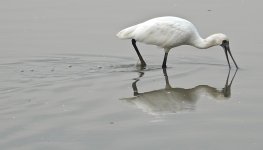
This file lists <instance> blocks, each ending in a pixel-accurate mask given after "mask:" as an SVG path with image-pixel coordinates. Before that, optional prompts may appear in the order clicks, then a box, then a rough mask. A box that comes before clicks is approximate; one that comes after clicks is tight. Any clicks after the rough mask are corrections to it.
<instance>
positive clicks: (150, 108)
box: [122, 68, 237, 115]
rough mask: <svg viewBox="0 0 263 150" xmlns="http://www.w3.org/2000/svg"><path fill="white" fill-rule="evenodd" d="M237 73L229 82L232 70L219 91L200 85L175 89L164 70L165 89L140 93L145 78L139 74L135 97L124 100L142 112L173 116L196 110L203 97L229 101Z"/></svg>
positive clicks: (134, 87) (134, 89) (134, 90)
mask: <svg viewBox="0 0 263 150" xmlns="http://www.w3.org/2000/svg"><path fill="white" fill-rule="evenodd" d="M236 73H237V70H236V71H235V73H234V75H233V77H232V79H231V81H229V76H230V70H229V71H228V74H227V79H226V83H225V86H224V88H222V89H217V88H215V87H211V86H209V85H198V86H195V87H193V88H189V89H185V88H179V87H177V88H173V87H172V86H171V85H170V83H169V79H168V75H167V71H166V69H165V68H164V69H163V74H164V77H165V88H164V89H159V90H154V91H149V92H144V93H140V92H139V91H138V88H137V85H136V83H137V82H138V81H139V80H140V78H142V77H143V75H144V72H139V77H138V78H136V79H135V81H134V82H133V83H132V88H133V92H134V96H133V97H130V98H124V99H122V100H126V101H127V102H129V103H131V104H134V105H136V106H137V107H138V108H140V109H142V111H144V112H146V113H149V114H152V115H165V114H173V113H176V112H179V111H191V110H194V108H195V104H196V102H197V100H198V99H199V98H201V97H203V96H205V97H210V98H212V99H215V100H224V99H228V98H229V97H230V96H231V85H232V83H233V80H234V78H235V75H236Z"/></svg>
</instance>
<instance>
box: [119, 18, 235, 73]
mask: <svg viewBox="0 0 263 150" xmlns="http://www.w3.org/2000/svg"><path fill="white" fill-rule="evenodd" d="M117 37H118V38H120V39H131V41H132V45H133V47H134V49H135V51H136V53H137V55H138V57H139V59H140V61H141V66H142V67H145V66H146V63H145V61H144V59H143V57H142V55H141V54H140V52H139V50H138V48H137V46H136V42H137V41H138V42H142V43H145V44H151V45H156V46H158V47H161V48H164V51H165V55H164V59H163V64H162V68H166V61H167V57H168V53H169V51H170V50H171V49H172V48H174V47H177V46H180V45H191V46H194V47H196V48H199V49H206V48H209V47H212V46H218V45H220V46H222V47H223V49H224V51H225V55H226V59H227V62H228V66H229V68H231V66H230V63H229V59H228V53H229V54H230V56H231V58H232V60H233V62H234V63H235V66H236V68H237V69H238V66H237V64H236V62H235V60H234V58H233V56H232V54H231V51H230V47H229V39H228V37H227V36H226V35H225V34H222V33H216V34H213V35H210V36H208V37H207V38H205V39H203V38H202V37H201V36H200V35H199V33H198V31H197V29H196V27H195V26H194V25H193V24H192V23H191V22H189V21H188V20H185V19H182V18H179V17H172V16H165V17H158V18H153V19H150V20H148V21H145V22H143V23H140V24H137V25H134V26H131V27H128V28H126V29H123V30H121V31H120V32H119V33H117Z"/></svg>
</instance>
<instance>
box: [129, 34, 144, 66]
mask: <svg viewBox="0 0 263 150" xmlns="http://www.w3.org/2000/svg"><path fill="white" fill-rule="evenodd" d="M132 45H133V47H134V49H135V51H136V53H137V55H138V57H139V59H140V61H141V66H142V67H145V66H146V63H145V61H144V60H143V58H142V55H141V54H140V52H139V50H138V48H137V46H136V40H135V39H132Z"/></svg>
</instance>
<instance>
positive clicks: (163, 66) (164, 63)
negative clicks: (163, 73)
mask: <svg viewBox="0 0 263 150" xmlns="http://www.w3.org/2000/svg"><path fill="white" fill-rule="evenodd" d="M167 56H168V52H165V54H164V58H163V65H162V68H167V66H166V61H167Z"/></svg>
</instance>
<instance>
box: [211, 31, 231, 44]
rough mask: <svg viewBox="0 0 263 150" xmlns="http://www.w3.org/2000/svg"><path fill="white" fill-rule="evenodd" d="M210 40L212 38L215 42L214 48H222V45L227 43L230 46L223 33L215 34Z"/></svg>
mask: <svg viewBox="0 0 263 150" xmlns="http://www.w3.org/2000/svg"><path fill="white" fill-rule="evenodd" d="M209 38H211V39H210V40H211V41H213V44H214V46H216V45H220V46H222V44H226V42H227V43H228V44H229V39H228V37H227V36H226V35H225V34H223V33H217V34H213V35H211V36H210V37H209Z"/></svg>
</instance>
